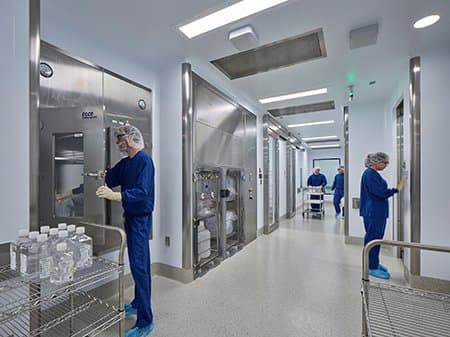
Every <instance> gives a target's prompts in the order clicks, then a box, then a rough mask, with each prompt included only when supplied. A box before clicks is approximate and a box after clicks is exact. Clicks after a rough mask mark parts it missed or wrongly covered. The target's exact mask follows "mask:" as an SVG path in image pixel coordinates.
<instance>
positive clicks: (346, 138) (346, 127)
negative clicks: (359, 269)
mask: <svg viewBox="0 0 450 337" xmlns="http://www.w3.org/2000/svg"><path fill="white" fill-rule="evenodd" d="M342 112H343V117H344V118H343V119H344V168H345V170H344V205H345V206H344V207H345V211H344V236H345V237H346V238H347V237H348V236H349V235H350V225H349V224H350V215H349V213H350V204H349V201H350V197H349V193H350V192H349V182H348V177H349V162H350V158H349V147H348V145H349V120H348V119H349V108H348V106H344V107H343V111H342Z"/></svg>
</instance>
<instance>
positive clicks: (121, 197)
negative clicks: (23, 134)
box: [96, 125, 155, 337]
mask: <svg viewBox="0 0 450 337" xmlns="http://www.w3.org/2000/svg"><path fill="white" fill-rule="evenodd" d="M116 136H117V142H116V144H117V146H118V148H119V151H121V152H122V153H124V154H126V155H127V156H126V157H125V158H123V159H122V160H121V161H120V162H118V163H117V164H116V165H115V166H114V167H113V168H112V169H110V170H108V172H107V173H106V177H105V182H106V185H107V186H101V187H99V188H98V190H97V192H96V194H97V196H99V197H101V198H105V199H109V200H112V201H119V202H120V201H121V202H122V206H123V209H124V220H125V232H126V235H127V244H128V258H129V261H130V269H131V274H132V275H133V279H134V283H135V292H134V300H133V301H132V302H131V303H129V304H126V305H125V314H126V316H131V315H137V320H136V325H135V326H134V327H133V328H131V329H130V330H129V331H127V333H126V335H125V337H144V336H148V335H149V334H150V332H151V331H152V330H153V327H154V323H153V313H152V308H151V272H150V246H149V235H150V229H151V226H152V212H153V205H154V200H155V192H154V190H155V184H154V180H155V179H154V176H155V169H154V165H153V160H152V158H151V157H150V156H149V155H148V154H147V153H145V152H144V151H143V148H144V140H143V137H142V134H141V132H140V131H139V130H138V129H137V128H136V127H134V126H131V125H125V126H122V127H120V128H119V129H118V131H117V132H116ZM116 186H120V187H121V192H114V191H113V190H111V188H113V187H116Z"/></svg>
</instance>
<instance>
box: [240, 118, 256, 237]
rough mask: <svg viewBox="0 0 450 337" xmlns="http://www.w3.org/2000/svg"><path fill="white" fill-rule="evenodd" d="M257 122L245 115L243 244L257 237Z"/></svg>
mask: <svg viewBox="0 0 450 337" xmlns="http://www.w3.org/2000/svg"><path fill="white" fill-rule="evenodd" d="M256 122H257V120H256V116H255V115H254V114H252V113H251V112H246V114H245V148H246V150H245V156H244V168H245V176H244V178H245V179H244V181H243V182H242V198H243V205H244V210H245V212H244V214H243V223H244V228H243V231H244V233H243V235H244V242H245V244H248V243H250V242H251V241H253V240H255V239H256V237H257V219H258V207H257V199H258V196H257V192H256V191H257V160H256V154H257V143H256V135H257V123H256Z"/></svg>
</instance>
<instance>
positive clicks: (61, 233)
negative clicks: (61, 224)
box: [58, 230, 69, 238]
mask: <svg viewBox="0 0 450 337" xmlns="http://www.w3.org/2000/svg"><path fill="white" fill-rule="evenodd" d="M68 236H69V232H68V231H65V230H62V231H59V232H58V238H67V237H68Z"/></svg>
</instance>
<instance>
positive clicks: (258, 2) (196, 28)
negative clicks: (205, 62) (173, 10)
mask: <svg viewBox="0 0 450 337" xmlns="http://www.w3.org/2000/svg"><path fill="white" fill-rule="evenodd" d="M287 1H288V0H243V1H239V2H238V3H235V4H234V5H231V6H228V7H225V8H224V9H221V10H219V11H217V12H214V13H211V14H209V15H207V16H204V17H202V18H200V19H198V20H195V21H192V22H190V23H188V24H186V25H184V26H181V27H179V28H178V29H179V30H181V31H182V32H183V34H184V35H186V36H187V37H188V38H189V39H192V38H193V37H196V36H198V35H201V34H203V33H206V32H209V31H211V30H214V29H216V28H219V27H222V26H225V25H227V24H229V23H231V22H234V21H237V20H240V19H242V18H245V17H247V16H250V15H252V14H255V13H258V12H262V11H264V10H266V9H268V8H271V7H274V6H276V5H279V4H281V3H283V2H287Z"/></svg>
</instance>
